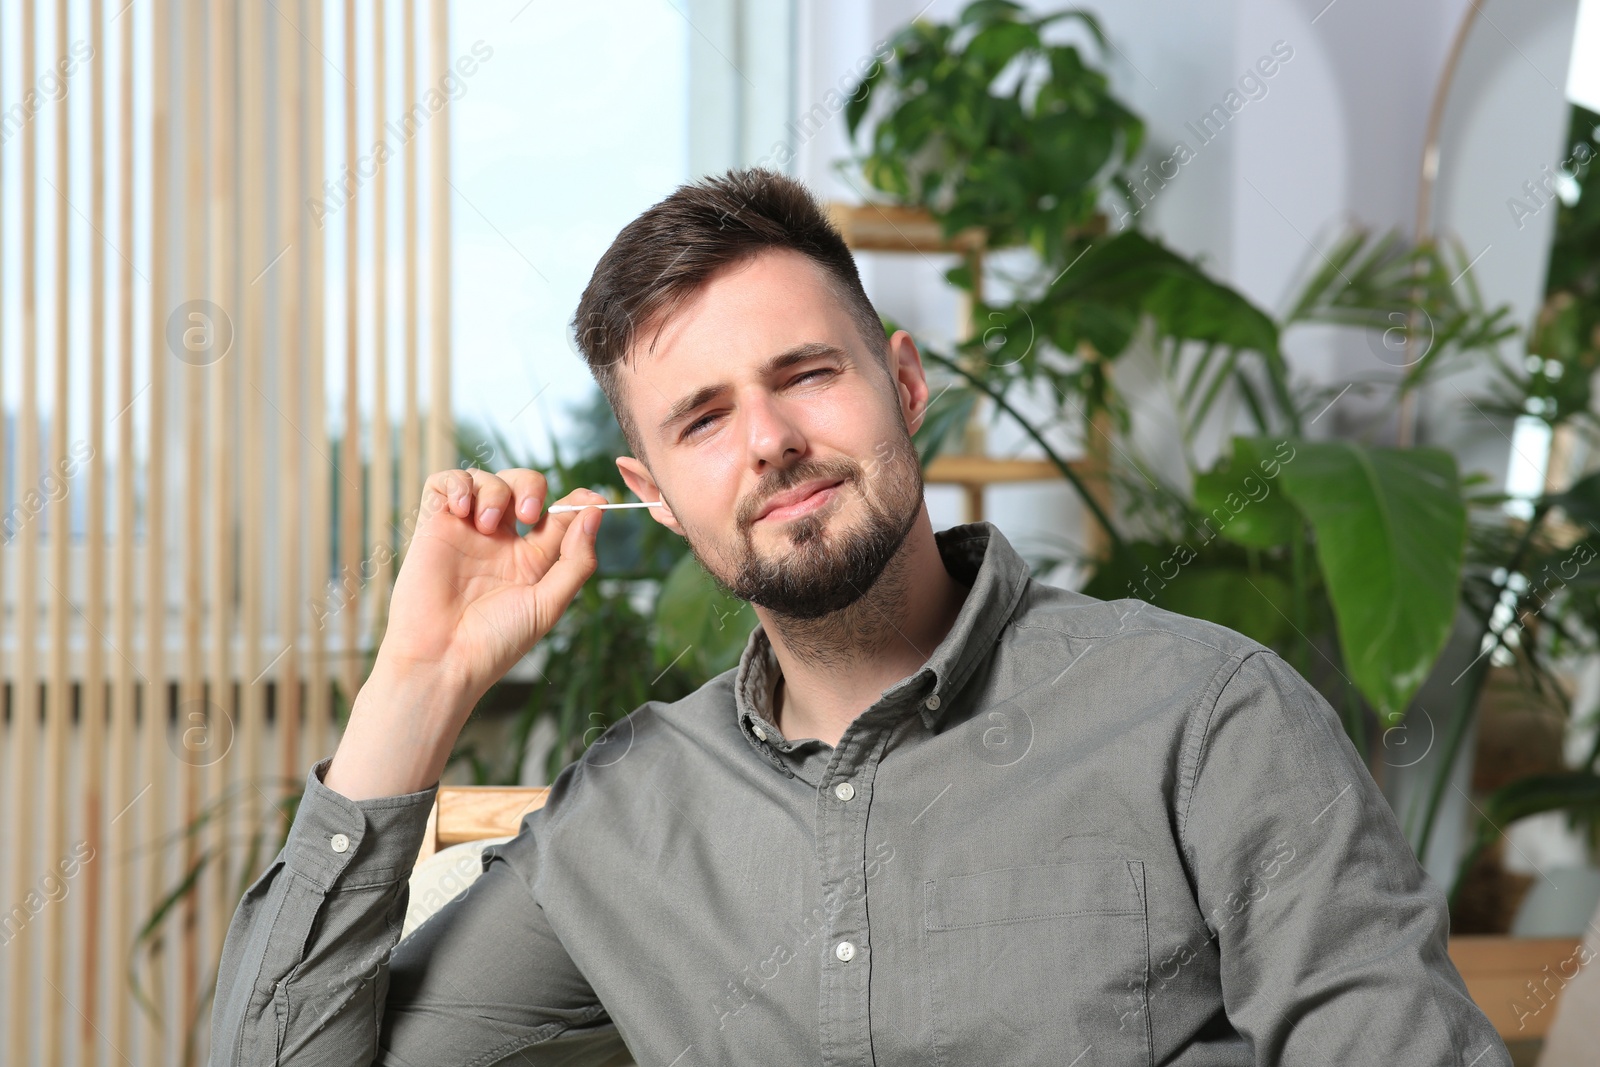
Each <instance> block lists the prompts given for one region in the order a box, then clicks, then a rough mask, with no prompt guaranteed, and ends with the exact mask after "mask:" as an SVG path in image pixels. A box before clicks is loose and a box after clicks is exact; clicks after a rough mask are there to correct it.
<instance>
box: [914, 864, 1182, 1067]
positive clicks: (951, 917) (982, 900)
mask: <svg viewBox="0 0 1600 1067" xmlns="http://www.w3.org/2000/svg"><path fill="white" fill-rule="evenodd" d="M923 906H924V914H923V947H924V950H925V953H926V959H927V964H928V966H927V981H928V995H929V1005H928V1006H929V1008H930V1009H931V1011H930V1016H931V1021H932V1034H933V1042H934V1046H935V1047H934V1052H935V1056H934V1059H935V1062H936V1063H941V1064H951V1065H956V1064H970V1063H1006V1064H1027V1063H1059V1064H1063V1065H1064V1064H1076V1065H1078V1067H1089V1065H1090V1064H1107V1063H1115V1064H1134V1063H1140V1064H1143V1063H1150V1062H1151V1056H1150V1040H1149V1031H1148V1025H1149V1012H1148V1010H1147V999H1146V987H1147V982H1148V977H1149V949H1148V938H1147V933H1146V921H1145V884H1144V864H1142V863H1139V862H1138V861H1134V860H1122V859H1092V860H1078V861H1075V862H1071V863H1051V864H1042V865H1038V866H1031V867H1005V868H1000V869H998V870H990V871H979V872H977V873H974V874H960V875H952V876H950V877H947V878H940V879H936V880H930V881H927V882H925V883H923Z"/></svg>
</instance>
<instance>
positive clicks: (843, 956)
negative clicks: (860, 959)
mask: <svg viewBox="0 0 1600 1067" xmlns="http://www.w3.org/2000/svg"><path fill="white" fill-rule="evenodd" d="M833 954H834V955H835V956H838V957H839V962H841V963H849V962H850V961H851V960H853V959H855V958H856V947H855V946H854V945H852V944H851V943H850V942H848V941H841V942H839V945H838V947H837V948H835V949H834V950H833Z"/></svg>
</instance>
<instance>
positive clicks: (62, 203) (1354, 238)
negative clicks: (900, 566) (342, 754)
mask: <svg viewBox="0 0 1600 1067" xmlns="http://www.w3.org/2000/svg"><path fill="white" fill-rule="evenodd" d="M1596 154H1600V2H1596V0H1581V2H1580V0H1427V2H1415V3H1410V4H1404V5H1396V4H1390V3H1385V2H1381V0H1332V2H1329V0H1205V2H1192V3H1185V4H1172V3H1163V2H1158V0H1121V2H1118V3H1114V4H1113V3H1106V2H1093V3H1089V4H1087V5H1085V6H1082V7H1078V8H1068V7H1065V6H1058V5H1051V4H1048V3H1030V4H1012V3H1005V2H998V0H980V2H978V3H958V2H944V0H937V2H933V3H922V2H920V0H919V2H910V0H854V2H849V3H846V2H843V0H610V2H608V3H606V4H603V5H573V4H558V3H553V2H549V0H504V2H501V0H475V2H473V3H470V4H468V3H447V2H446V0H345V2H343V3H341V2H337V0H232V2H228V0H211V2H204V0H181V2H180V0H0V411H3V417H4V423H3V428H4V432H3V435H0V505H3V509H0V532H3V536H4V540H3V545H4V549H3V566H0V604H3V607H4V611H3V615H0V678H3V682H4V724H3V725H4V728H3V731H0V748H3V750H4V751H3V756H4V762H3V764H0V766H3V768H4V770H3V772H0V773H3V793H0V805H3V815H4V817H3V819H0V857H3V863H0V871H3V874H0V882H3V884H0V1019H3V1020H4V1021H3V1024H0V1041H3V1042H4V1051H3V1052H0V1062H4V1063H7V1064H17V1065H23V1064H64V1063H74V1064H77V1063H82V1064H100V1063H106V1064H111V1063H119V1064H138V1065H141V1067H143V1065H152V1064H169V1063H181V1064H199V1063H204V1062H206V1060H207V1057H208V1055H209V1049H208V1038H209V1033H208V1030H209V1019H210V1010H211V1005H210V995H211V990H212V987H213V984H214V981H215V967H216V959H217V957H218V955H219V953H220V949H221V944H222V938H223V935H224V934H225V932H226V928H227V923H228V920H229V918H230V916H231V915H232V912H233V909H234V907H235V905H236V904H237V902H238V900H239V897H240V895H241V894H242V893H243V891H244V889H245V887H247V886H248V885H249V884H250V883H251V882H252V881H253V880H254V879H255V878H256V877H257V876H258V875H259V874H260V872H261V871H262V869H263V868H264V867H265V865H266V864H267V863H268V862H270V860H271V859H272V857H273V856H274V855H275V854H276V852H277V850H278V848H279V847H280V846H281V844H282V841H283V838H284V835H285V833H286V832H287V826H288V824H289V820H291V819H292V817H293V813H294V810H295V805H296V802H297V800H298V797H299V795H300V791H301V789H302V787H303V784H304V780H305V775H306V773H307V771H308V769H309V767H310V766H311V764H312V763H313V762H315V761H316V760H318V759H320V758H322V757H324V756H327V755H330V754H331V753H332V752H333V750H334V748H335V746H336V744H337V740H338V735H339V731H340V729H341V724H342V722H343V721H344V717H345V715H346V714H347V711H348V708H349V705H350V701H351V699H352V698H353V695H354V694H355V693H356V692H357V691H359V688H360V685H361V683H362V680H363V678H364V677H365V674H366V672H367V670H368V668H369V666H370V663H371V661H372V656H373V654H374V651H375V649H376V648H377V646H378V643H379V642H380V641H381V638H382V634H383V628H384V612H385V609H386V606H387V602H388V590H389V588H390V586H391V584H392V582H393V578H394V575H395V572H396V570H397V569H398V566H399V563H400V561H401V560H402V559H403V557H404V552H405V546H406V543H407V538H408V536H409V534H410V532H411V529H412V526H413V524H414V522H415V506H416V499H417V496H418V493H419V491H420V488H421V485H422V481H423V479H424V477H425V476H426V474H427V473H428V472H430V471H433V470H436V469H440V468H443V467H446V466H480V467H483V468H486V469H490V470H496V469H500V468H504V467H507V466H533V467H537V468H539V469H542V470H545V471H547V472H549V475H550V477H551V479H552V482H553V483H554V485H555V492H556V493H561V492H565V491H566V490H567V489H569V488H571V487H574V486H578V485H587V486H590V487H593V488H597V489H600V490H602V491H604V492H608V493H611V494H613V496H614V498H615V499H618V500H621V499H626V496H625V495H624V490H623V487H622V485H621V483H620V479H619V478H618V476H617V473H616V469H615V466H614V463H613V458H614V457H615V456H617V455H621V454H624V451H625V446H624V445H623V443H622V437H621V434H620V432H619V431H618V429H617V426H616V423H615V420H614V419H613V417H612V415H611V412H610V410H609V408H608V407H607V406H606V404H605V402H604V400H603V399H602V397H601V395H600V393H599V391H598V389H596V388H595V386H594V385H593V383H592V381H591V379H590V378H589V376H588V373H587V370H586V368H585V366H584V364H583V362H582V360H581V359H580V357H579V356H578V354H577V351H576V347H575V345H574V343H573V340H572V334H571V329H570V320H571V317H572V313H573V310H574V308H575V307H576V304H577V300H578V296H579V294H580V292H581V291H582V288H583V286H584V284H585V283H586V282H587V280H588V277H589V274H590V272H591V270H592V269H593V267H594V264H595V263H596V261H597V260H598V259H599V257H600V255H601V254H602V253H603V252H604V251H605V249H606V247H607V246H608V244H609V243H610V241H611V239H612V238H613V237H614V236H615V234H616V232H617V231H618V230H619V229H620V228H621V227H622V226H624V225H625V224H626V223H627V222H628V221H630V220H631V219H633V218H634V217H635V216H636V215H638V214H639V213H640V212H641V211H643V210H644V209H645V208H647V207H649V206H650V205H651V204H653V203H655V202H656V201H658V200H660V199H661V198H662V197H664V196H666V195H667V194H669V193H670V192H671V191H672V190H673V189H674V188H676V187H677V186H678V185H679V184H681V183H683V182H685V181H689V180H692V179H694V178H697V177H701V176H705V175H710V174H717V173H721V172H723V171H725V170H727V169H728V168H731V167H745V166H764V167H770V168H772V169H774V170H778V171H781V172H784V173H786V174H789V175H792V176H794V177H796V178H799V179H801V180H803V181H804V182H806V183H807V184H808V185H809V186H810V187H811V188H812V189H813V191H814V192H815V193H816V194H817V195H818V196H819V198H821V199H822V200H824V201H826V202H827V204H828V206H829V210H830V213H831V214H832V215H833V218H834V220H835V221H836V223H837V224H838V225H839V227H840V229H841V232H843V233H844V234H845V236H846V239H847V240H848V241H849V243H850V244H851V245H852V247H853V248H854V249H855V250H856V252H857V258H858V262H859V264H860V267H861V271H862V275H863V281H864V282H865V285H866V288H867V292H868V294H869V296H871V298H872V299H873V301H874V303H875V304H876V305H877V307H878V309H879V311H880V313H881V314H882V316H883V317H884V319H885V325H886V328H889V329H894V328H905V329H908V330H910V331H911V332H912V333H913V335H914V336H915V337H916V338H917V340H918V343H919V345H920V346H921V348H922V350H923V354H924V359H925V363H926V366H927V368H928V371H929V374H930V378H931V379H932V380H933V382H934V392H935V394H936V400H935V402H934V406H933V412H932V415H931V416H930V418H929V420H928V422H927V424H926V425H925V426H924V427H923V429H922V430H921V431H920V432H919V433H918V435H917V444H918V446H919V449H920V450H921V453H922V457H923V461H924V476H925V479H926V481H927V483H928V490H927V499H928V504H929V509H930V512H931V513H932V516H933V520H934V526H935V529H942V528H945V527H948V526H951V525H954V524H957V523H961V522H970V521H977V520H980V519H981V520H987V521H991V522H994V523H995V524H997V525H998V526H999V527H1000V528H1001V529H1002V530H1003V531H1004V532H1005V534H1006V536H1007V537H1008V538H1009V539H1010V540H1011V541H1012V543H1013V544H1015V545H1016V546H1017V547H1018V548H1019V550H1021V551H1022V552H1023V553H1024V554H1025V555H1026V556H1027V557H1028V558H1029V560H1030V563H1031V565H1032V566H1033V568H1034V571H1035V574H1036V576H1037V577H1038V578H1039V579H1040V580H1042V581H1047V582H1051V583H1054V584H1058V585H1062V586H1067V587H1071V588H1075V589H1080V590H1083V591H1084V592H1087V593H1089V594H1091V595H1094V596H1097V597H1102V598H1105V599H1119V598H1134V599H1138V600H1144V601H1148V602H1151V603H1154V604H1156V605H1158V606H1161V607H1164V608H1168V609H1170V610H1174V611H1178V612H1181V613H1184V614H1188V615H1195V616H1199V617H1203V618H1207V619H1211V620H1214V621H1217V622H1220V623H1222V624H1224V625H1227V626H1230V627H1233V628H1235V629H1238V630H1240V631H1241V632H1244V633H1246V634H1248V635H1250V636H1252V637H1254V638H1256V639H1257V640H1260V641H1262V642H1264V643H1266V644H1268V645H1270V646H1271V647H1273V648H1274V649H1276V650H1278V651H1279V652H1280V653H1281V654H1282V655H1284V657H1285V658H1286V659H1288V660H1289V662H1290V663H1292V664H1293V665H1294V666H1295V667H1296V668H1297V669H1298V670H1300V671H1301V672H1302V673H1303V674H1304V675H1305V676H1306V677H1307V678H1309V679H1310V680H1311V681H1312V682H1313V683H1314V684H1315V685H1316V686H1317V687H1318V688H1319V689H1320V690H1321V691H1322V692H1323V693H1324V695H1325V696H1326V697H1327V698H1328V700H1329V702H1330V703H1331V704H1332V706H1333V707H1334V708H1335V709H1336V710H1337V711H1338V713H1339V714H1340V716H1341V719H1342V721H1343V723H1344V725H1345V729H1346V732H1347V733H1348V735H1349V737H1350V740H1351V743H1352V744H1353V745H1354V746H1355V747H1356V748H1357V749H1358V751H1360V753H1361V754H1362V755H1363V757H1364V758H1365V759H1366V761H1367V764H1368V766H1369V768H1370V769H1371V771H1372V773H1373V776H1374V778H1375V779H1376V780H1377V781H1378V782H1379V784H1380V785H1381V786H1382V788H1383V790H1384V792H1385V794H1386V796H1388V798H1389V799H1390V802H1391V805H1392V806H1393V808H1394V811H1395V815H1396V817H1397V819H1398V820H1399V822H1400V825H1401V827H1402V829H1403V830H1404V831H1405V833H1406V836H1407V839H1408V840H1409V841H1410V842H1411V843H1412V846H1413V848H1414V849H1415V850H1416V853H1417V855H1418V857H1419V858H1420V860H1421V862H1422V863H1423V865H1424V866H1425V867H1426V869H1427V870H1428V871H1429V873H1430V874H1431V875H1432V876H1433V877H1434V878H1435V879H1436V880H1437V881H1438V882H1439V883H1440V885H1441V886H1442V887H1444V888H1446V889H1447V890H1448V891H1449V893H1450V901H1451V915H1452V947H1451V951H1452V955H1453V956H1454V957H1455V959H1456V961H1457V964H1458V966H1460V967H1461V969H1462V970H1463V973H1464V974H1466V976H1467V979H1468V982H1469V987H1470V988H1471V989H1472V991H1473V994H1474V996H1475V997H1476V998H1477V999H1478V1002H1479V1003H1480V1005H1481V1006H1483V1007H1484V1009H1485V1011H1486V1012H1488V1013H1489V1014H1490V1017H1491V1018H1492V1019H1494V1021H1495V1022H1496V1024H1497V1026H1499V1027H1500V1029H1501V1031H1502V1033H1503V1034H1505V1035H1506V1037H1507V1040H1508V1043H1510V1045H1511V1047H1512V1049H1513V1052H1514V1054H1515V1055H1516V1057H1517V1061H1518V1062H1519V1063H1535V1062H1541V1063H1544V1064H1545V1065H1546V1067H1559V1065H1562V1064H1566V1063H1569V1062H1570V1063H1578V1062H1582V1061H1581V1060H1580V1059H1577V1058H1568V1059H1562V1058H1561V1056H1562V1055H1568V1056H1572V1055H1574V1053H1573V1052H1571V1051H1570V1050H1574V1049H1580V1048H1581V1049H1587V1050H1592V1048H1593V1039H1594V1038H1595V1037H1597V1036H1600V1034H1596V1033H1594V1032H1593V1031H1592V1030H1591V1031H1589V1032H1588V1034H1587V1038H1588V1043H1587V1044H1584V1043H1583V1040H1582V1039H1583V1037H1584V1036H1585V1035H1584V1034H1583V1033H1582V1032H1581V1029H1579V1028H1578V1027H1579V1024H1580V1023H1582V1021H1583V1020H1582V1018H1581V1016H1582V1015H1583V1013H1582V1012H1579V1011H1578V1010H1577V1009H1576V1008H1572V1009H1570V1010H1568V1011H1567V1012H1565V1013H1564V1014H1563V1013H1562V1011H1561V1008H1562V1006H1563V1005H1564V1004H1565V1003H1566V1002H1567V1001H1569V1000H1570V1001H1572V1002H1573V1003H1574V1004H1576V1003H1577V1000H1576V999H1575V998H1577V997H1578V996H1579V995H1580V993H1581V991H1582V989H1583V988H1584V985H1583V984H1584V983H1585V982H1587V983H1589V985H1590V986H1592V985H1593V984H1594V975H1593V973H1592V972H1590V971H1588V970H1587V959H1588V958H1589V957H1586V956H1584V955H1583V953H1582V951H1581V950H1580V946H1579V941H1580V939H1581V938H1582V937H1584V935H1585V933H1586V931H1587V932H1588V934H1589V937H1590V943H1591V944H1593V939H1594V936H1595V935H1594V931H1595V930H1596V929H1600V924H1596V923H1595V921H1594V916H1595V912H1596V908H1597V905H1600V869H1597V863H1596V857H1597V844H1600V840H1597V836H1596V826H1597V823H1596V816H1597V814H1600V731H1597V729H1596V709H1597V707H1600V665H1597V664H1600V660H1597V655H1596V653H1597V650H1600V643H1597V642H1600V600H1597V597H1596V592H1597V589H1600V563H1597V562H1596V557H1597V555H1600V536H1597V526H1596V524H1597V523H1600V448H1597V445H1600V436H1597V429H1600V426H1597V423H1596V414H1597V410H1600V408H1597V404H1596V401H1595V398H1594V396H1593V395H1592V388H1593V384H1594V376H1595V372H1596V370H1597V364H1600V293H1597V289H1600V179H1597V178H1596V177H1595V173H1596V170H1595V167H1594V166H1593V165H1592V161H1593V159H1594V157H1595V156H1596ZM601 537H602V546H601V553H600V556H601V572H600V574H599V575H598V576H597V578H596V579H595V580H593V581H591V582H590V583H589V584H588V586H586V588H585V589H584V591H583V593H582V594H581V597H580V599H579V601H578V602H577V603H576V604H575V605H574V607H573V609H572V610H571V611H569V612H568V613H567V615H566V616H565V617H564V618H563V620H562V622H561V624H560V627H559V628H558V630H557V631H556V632H555V633H554V634H553V635H552V636H551V638H550V639H548V640H547V641H545V642H543V643H542V644H541V645H540V646H539V647H538V648H536V649H535V650H534V651H533V652H532V653H531V654H530V655H529V656H528V657H527V658H526V659H525V660H524V661H523V663H521V664H519V665H518V667H517V668H516V669H515V670H513V671H512V672H511V673H510V674H509V675H508V676H507V677H506V679H505V680H504V681H503V682H502V683H501V684H500V685H498V686H496V687H495V689H494V690H492V691H491V692H490V693H489V694H488V696H486V697H485V699H484V701H483V703H482V704H481V705H480V707H479V708H478V709H477V710H476V711H475V713H474V715H473V718H472V719H471V721H470V722H469V724H468V727H467V730H466V732H465V733H464V734H463V737H462V739H461V743H460V745H459V746H458V748H457V752H456V754H455V758H454V759H453V760H452V762H451V764H450V766H449V768H448V769H447V772H446V781H448V782H452V783H461V784H486V785H487V784H507V785H515V784H521V785H540V784H544V783H547V782H549V781H550V780H551V779H552V778H553V777H554V775H555V774H556V773H557V772H558V771H559V770H560V768H561V767H562V766H564V765H565V764H566V763H567V762H568V761H570V760H571V759H573V758H574V757H575V756H576V755H577V754H579V753H580V752H581V751H582V750H583V748H584V747H585V746H586V745H587V744H588V743H589V742H590V741H592V740H593V739H594V738H596V737H597V736H599V734H600V733H601V732H603V730H604V729H605V727H606V726H608V725H609V724H610V723H612V722H614V721H616V720H618V719H620V718H622V717H624V716H625V715H627V714H628V713H629V712H630V711H632V710H633V709H634V708H635V707H637V706H638V705H639V704H640V703H642V702H643V701H645V700H651V699H659V700H671V699H675V698H677V697H679V696H682V695H683V694H685V693H688V692H690V691H691V690H693V689H694V688H695V687H697V686H699V685H701V684H703V683H704V682H705V681H706V680H707V679H709V678H710V677H712V676H713V675H715V674H717V673H719V672H721V671H724V670H727V669H729V668H731V667H732V666H734V665H735V663H736V660H737V655H738V652H739V651H740V649H742V647H743V645H744V642H745V638H746V637H747V636H748V634H749V631H750V628H751V626H753V625H754V617H753V615H752V614H751V613H750V611H749V609H748V608H747V607H746V606H744V605H741V604H739V603H737V602H732V601H728V600H726V599H725V598H723V597H722V596H721V595H720V594H719V593H718V592H717V591H716V590H715V589H714V587H712V586H711V585H710V583H709V581H708V580H707V579H706V577H705V576H704V575H703V574H702V573H701V572H700V571H699V568H698V566H697V565H696V564H695V563H694V561H693V560H692V558H691V557H689V556H687V554H686V553H685V551H684V549H683V546H682V545H681V543H679V542H678V541H677V540H676V539H675V538H673V537H672V536H670V535H668V534H666V533H665V532H664V531H663V530H662V529H661V528H660V527H659V526H657V525H656V524H654V523H651V522H648V521H630V520H627V519H624V520H623V521H619V522H614V523H607V524H605V526H604V528H603V529H602V531H601ZM1569 985H1570V986H1571V987H1572V989H1571V991H1570V992H1569V991H1568V988H1567V987H1568V986H1569ZM1590 995H1591V996H1594V997H1595V999H1593V1000H1590V1001H1588V1002H1586V1003H1588V1004H1589V1005H1590V1006H1591V1007H1593V1006H1594V1005H1597V1004H1600V994H1593V993H1592V992H1591V994H1590ZM1596 1017H1600V1012H1596V1013H1590V1014H1588V1016H1587V1018H1588V1020H1589V1021H1588V1023H1587V1025H1588V1026H1590V1027H1593V1026H1594V1023H1593V1019H1594V1018H1596ZM1557 1020H1560V1022H1559V1023H1558V1022H1557ZM1562 1042H1566V1044H1565V1045H1564V1046H1563V1044H1562ZM1563 1048H1565V1049H1567V1050H1569V1051H1567V1052H1566V1053H1564V1052H1563ZM1541 1057H1542V1058H1541Z"/></svg>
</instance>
